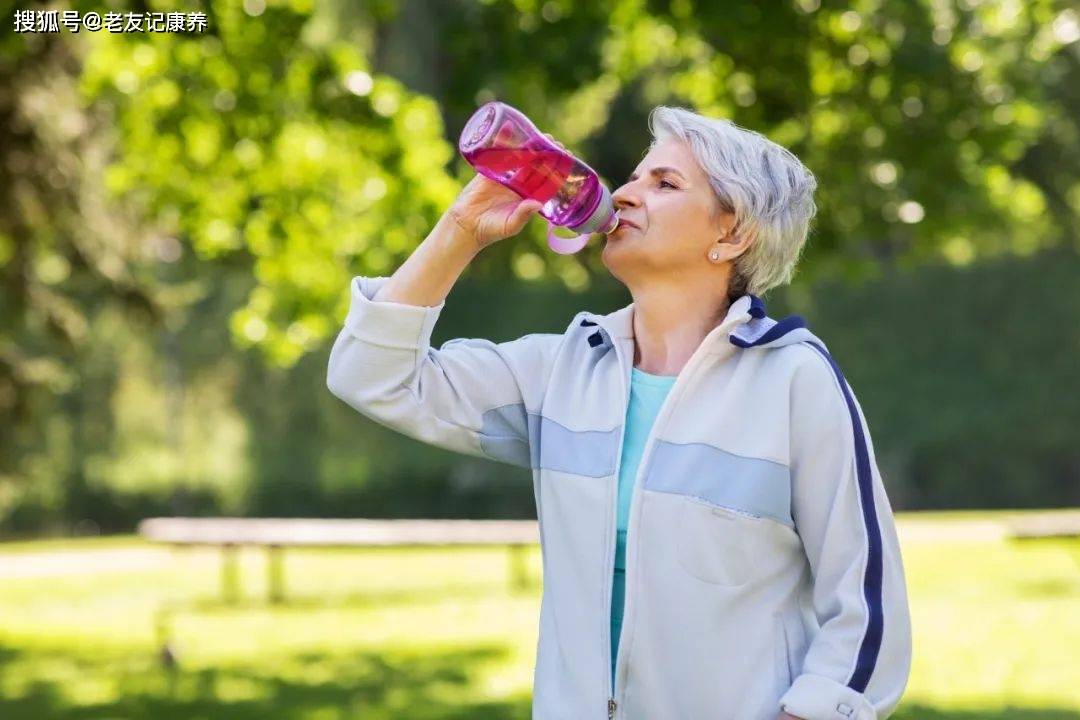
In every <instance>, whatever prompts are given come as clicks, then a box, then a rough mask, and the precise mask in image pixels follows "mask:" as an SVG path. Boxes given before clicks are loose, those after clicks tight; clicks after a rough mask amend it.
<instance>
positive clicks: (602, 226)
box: [571, 185, 619, 235]
mask: <svg viewBox="0 0 1080 720" xmlns="http://www.w3.org/2000/svg"><path fill="white" fill-rule="evenodd" d="M600 190H601V193H600V201H599V202H598V203H596V207H595V208H593V211H592V213H590V214H589V217H588V218H587V219H586V220H585V222H583V223H581V224H580V225H575V226H574V227H573V228H571V230H573V231H574V232H579V233H594V232H602V233H604V234H605V235H606V234H608V233H610V232H612V231H613V230H615V227H616V226H617V225H618V224H619V212H618V211H617V210H616V209H615V203H614V202H613V201H612V199H611V192H610V191H609V190H608V189H607V188H606V187H604V186H603V185H601V186H600Z"/></svg>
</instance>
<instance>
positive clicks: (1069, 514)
mask: <svg viewBox="0 0 1080 720" xmlns="http://www.w3.org/2000/svg"><path fill="white" fill-rule="evenodd" d="M1010 529H1011V533H1010V534H1011V535H1012V537H1013V538H1014V539H1016V540H1038V539H1046V538H1066V539H1067V538H1080V511H1078V510H1068V511H1057V512H1052V513H1040V514H1037V515H1031V516H1027V517H1021V518H1020V519H1017V520H1014V521H1013V522H1012V525H1011V528H1010Z"/></svg>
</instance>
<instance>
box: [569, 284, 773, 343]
mask: <svg viewBox="0 0 1080 720" xmlns="http://www.w3.org/2000/svg"><path fill="white" fill-rule="evenodd" d="M583 318H584V319H583V320H580V321H579V324H581V325H583V326H585V327H589V326H590V325H597V326H599V327H600V328H601V329H602V330H603V331H604V332H605V333H606V334H607V335H608V337H609V338H611V339H612V340H631V339H633V337H634V303H630V304H629V305H627V306H626V307H624V308H620V309H618V310H616V311H614V312H611V313H608V314H607V315H595V314H593V313H588V312H586V313H583ZM762 319H766V315H765V303H764V302H763V301H762V300H761V298H759V297H758V296H756V295H752V294H746V295H743V296H742V297H740V298H739V299H738V300H736V301H735V302H733V303H731V306H730V307H729V308H728V312H727V315H726V316H725V317H724V319H723V320H722V321H721V322H720V324H719V325H717V326H716V327H715V328H713V329H712V330H710V331H709V334H708V335H706V336H705V340H704V341H703V344H705V345H707V347H706V351H707V352H709V353H719V352H726V351H727V350H729V349H730V345H729V343H728V342H720V340H721V339H724V340H727V339H728V338H734V337H735V336H734V335H733V333H734V332H735V331H736V330H738V329H739V328H740V327H741V326H743V325H744V324H746V323H748V322H750V321H752V320H762ZM594 344H598V343H594ZM731 344H737V343H735V341H734V339H732V340H731Z"/></svg>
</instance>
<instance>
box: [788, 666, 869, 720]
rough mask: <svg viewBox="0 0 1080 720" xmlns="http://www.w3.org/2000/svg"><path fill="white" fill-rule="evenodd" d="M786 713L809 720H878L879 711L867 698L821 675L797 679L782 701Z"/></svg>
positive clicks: (804, 675) (805, 675)
mask: <svg viewBox="0 0 1080 720" xmlns="http://www.w3.org/2000/svg"><path fill="white" fill-rule="evenodd" d="M780 707H781V709H783V710H784V712H787V713H790V714H792V715H794V716H795V717H800V718H806V720H876V719H877V711H876V710H874V706H873V705H871V704H870V703H869V701H867V699H866V696H865V695H863V694H862V693H860V692H857V691H855V690H852V689H851V688H849V687H848V686H847V685H841V684H840V683H838V682H836V681H835V680H830V679H829V678H827V677H822V676H821V675H810V674H803V675H800V676H799V677H797V678H795V682H794V683H792V685H791V687H790V688H788V691H787V692H786V693H784V695H783V696H782V697H781V698H780Z"/></svg>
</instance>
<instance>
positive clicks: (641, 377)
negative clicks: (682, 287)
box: [611, 368, 675, 685]
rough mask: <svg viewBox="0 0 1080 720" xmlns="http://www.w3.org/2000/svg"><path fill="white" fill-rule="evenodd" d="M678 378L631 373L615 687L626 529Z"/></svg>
mask: <svg viewBox="0 0 1080 720" xmlns="http://www.w3.org/2000/svg"><path fill="white" fill-rule="evenodd" d="M674 384H675V377H674V376H669V375H650V374H649V373H647V372H642V371H641V370H638V369H637V368H632V369H631V372H630V405H629V407H628V408H627V409H626V428H625V431H624V432H625V433H626V435H625V437H624V438H623V449H622V464H621V465H620V466H619V498H618V513H617V515H616V518H617V519H616V525H615V567H614V570H615V577H614V579H613V582H612V585H611V678H612V684H613V685H614V683H615V659H616V657H618V651H619V632H620V631H621V630H622V620H623V599H624V598H625V596H626V529H627V526H628V524H629V522H630V500H631V499H632V498H633V496H634V478H635V477H636V476H637V471H638V465H639V464H640V463H641V454H642V453H643V452H644V450H645V441H646V440H647V439H648V437H649V432H650V431H651V430H652V426H653V422H654V421H655V420H656V416H657V414H659V412H660V406H661V405H663V404H664V399H665V398H667V394H668V391H670V390H671V386H672V385H674Z"/></svg>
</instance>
